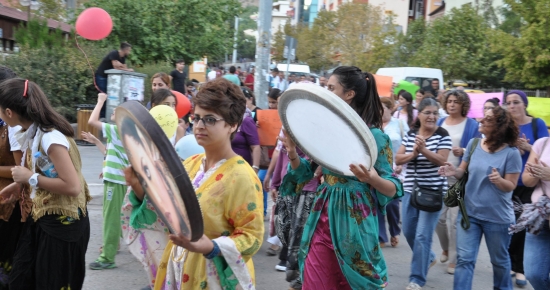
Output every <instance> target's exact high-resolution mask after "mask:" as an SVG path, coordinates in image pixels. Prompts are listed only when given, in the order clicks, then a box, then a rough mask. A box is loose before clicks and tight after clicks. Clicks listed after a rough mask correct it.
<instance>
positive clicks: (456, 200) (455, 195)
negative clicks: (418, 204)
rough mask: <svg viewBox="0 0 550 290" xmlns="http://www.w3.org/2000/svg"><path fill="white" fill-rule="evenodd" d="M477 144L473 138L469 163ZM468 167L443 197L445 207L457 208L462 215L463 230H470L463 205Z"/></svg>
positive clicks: (477, 140) (477, 139) (476, 140)
mask: <svg viewBox="0 0 550 290" xmlns="http://www.w3.org/2000/svg"><path fill="white" fill-rule="evenodd" d="M478 143H479V138H475V139H474V142H473V143H472V147H471V148H470V162H472V155H473V154H474V151H475V149H476V147H477V144H478ZM470 162H468V167H470ZM468 167H466V170H465V171H464V175H462V178H460V179H459V180H458V181H457V182H456V183H455V184H453V186H451V187H450V188H449V190H447V194H446V195H445V199H444V202H445V205H446V206H447V207H455V206H458V207H459V209H460V213H462V220H461V221H460V225H461V226H462V228H463V229H465V230H467V229H469V228H470V220H469V219H468V213H467V212H466V205H465V204H464V197H465V196H466V183H467V182H468V174H469V172H468Z"/></svg>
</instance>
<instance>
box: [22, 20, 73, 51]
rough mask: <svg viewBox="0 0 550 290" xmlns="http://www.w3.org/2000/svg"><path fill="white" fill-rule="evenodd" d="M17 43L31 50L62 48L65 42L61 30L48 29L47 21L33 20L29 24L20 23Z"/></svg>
mask: <svg viewBox="0 0 550 290" xmlns="http://www.w3.org/2000/svg"><path fill="white" fill-rule="evenodd" d="M14 36H15V41H16V42H17V43H18V44H19V46H28V47H30V48H39V47H48V48H54V47H57V48H58V47H61V46H62V45H64V43H65V40H64V39H63V34H62V33H61V30H60V29H55V30H52V29H50V28H49V27H48V23H47V21H46V19H43V18H42V19H39V18H31V21H29V22H28V23H23V22H22V23H20V24H19V27H18V28H17V29H16V30H15V35H14Z"/></svg>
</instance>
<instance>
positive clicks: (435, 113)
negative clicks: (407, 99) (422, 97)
mask: <svg viewBox="0 0 550 290" xmlns="http://www.w3.org/2000/svg"><path fill="white" fill-rule="evenodd" d="M420 113H422V114H424V115H426V116H430V115H432V116H435V117H437V116H439V112H438V111H434V112H430V111H422V112H420Z"/></svg>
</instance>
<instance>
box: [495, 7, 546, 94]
mask: <svg viewBox="0 0 550 290" xmlns="http://www.w3.org/2000/svg"><path fill="white" fill-rule="evenodd" d="M505 3H506V4H508V5H509V6H510V8H511V11H512V12H513V13H515V14H517V15H518V16H519V17H520V18H521V19H522V20H523V23H524V24H523V25H522V26H521V28H520V31H519V36H518V35H511V34H508V33H506V32H504V31H502V30H501V31H497V33H495V35H494V37H493V38H492V49H493V52H495V53H500V54H502V56H503V58H502V59H501V60H500V61H498V64H499V65H500V66H501V67H503V68H505V69H506V77H505V80H507V81H510V82H517V81H520V82H523V83H525V86H526V87H527V88H546V90H547V92H549V93H550V51H549V50H548V47H550V35H549V33H550V24H549V23H548V18H549V16H550V0H523V1H521V3H520V2H516V1H514V0H505Z"/></svg>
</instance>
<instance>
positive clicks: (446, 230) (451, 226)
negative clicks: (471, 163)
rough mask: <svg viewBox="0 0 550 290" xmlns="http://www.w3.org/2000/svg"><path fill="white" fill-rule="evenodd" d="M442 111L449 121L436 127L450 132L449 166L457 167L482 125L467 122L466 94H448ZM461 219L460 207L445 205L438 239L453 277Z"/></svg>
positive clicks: (468, 106)
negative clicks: (459, 218)
mask: <svg viewBox="0 0 550 290" xmlns="http://www.w3.org/2000/svg"><path fill="white" fill-rule="evenodd" d="M441 104H442V107H443V109H444V110H445V112H446V113H447V114H449V116H448V117H444V118H441V119H439V120H438V121H437V125H438V126H440V127H443V128H444V129H445V130H447V131H448V132H449V136H450V137H451V140H452V142H453V149H452V150H451V152H450V154H449V157H448V158H447V162H449V163H451V164H453V166H455V167H458V165H460V162H461V161H462V156H464V151H465V150H466V149H465V148H466V147H467V146H468V142H469V141H470V140H471V139H472V138H475V137H478V135H479V131H478V130H479V123H478V122H477V121H476V120H474V119H471V118H468V117H467V115H468V111H469V110H470V105H471V102H470V97H468V94H466V93H465V92H464V91H461V90H451V91H447V92H446V93H445V95H444V96H443V100H442V101H441ZM456 181H457V180H456V178H454V177H453V176H450V177H448V180H447V182H448V183H449V187H450V186H452V185H453V184H455V182H456ZM457 215H458V207H454V208H448V207H446V206H445V205H444V206H443V210H442V211H441V215H440V216H439V222H438V224H437V227H436V228H435V231H436V233H437V236H438V237H439V242H440V244H441V248H442V249H443V253H442V254H441V257H440V261H441V263H445V262H447V261H448V262H449V265H448V266H447V273H449V274H451V275H452V274H454V271H455V266H456V259H457V258H456V219H457Z"/></svg>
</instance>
